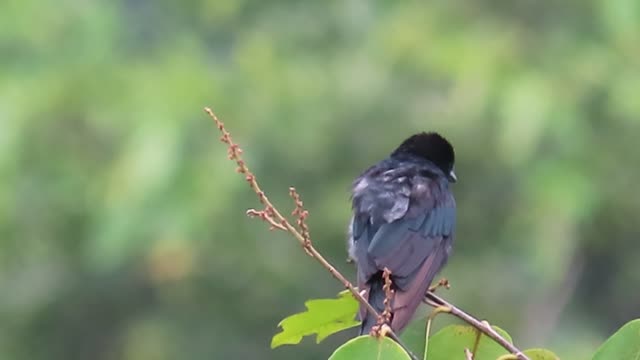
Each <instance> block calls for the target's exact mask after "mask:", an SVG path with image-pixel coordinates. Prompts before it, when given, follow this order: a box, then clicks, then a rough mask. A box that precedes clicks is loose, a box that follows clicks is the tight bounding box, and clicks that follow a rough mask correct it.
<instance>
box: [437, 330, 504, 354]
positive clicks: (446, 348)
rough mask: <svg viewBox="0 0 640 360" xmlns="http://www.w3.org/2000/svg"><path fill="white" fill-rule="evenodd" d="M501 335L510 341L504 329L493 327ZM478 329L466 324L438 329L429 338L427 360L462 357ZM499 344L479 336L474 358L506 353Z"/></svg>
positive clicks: (472, 342) (470, 346)
mask: <svg viewBox="0 0 640 360" xmlns="http://www.w3.org/2000/svg"><path fill="white" fill-rule="evenodd" d="M493 328H494V329H495V330H496V331H497V332H498V333H499V334H500V335H502V337H504V338H505V339H507V340H508V341H509V342H511V337H510V336H509V334H507V332H506V331H504V330H502V329H500V328H499V327H497V326H494V327H493ZM477 333H478V330H476V329H475V328H474V327H471V326H468V325H450V326H447V327H444V328H443V329H442V330H440V331H438V332H437V333H436V334H434V335H433V336H432V337H431V338H430V339H429V350H428V351H429V353H428V354H427V355H428V359H429V360H449V359H453V358H456V359H457V358H460V359H464V349H469V350H473V348H474V344H475V341H476V335H477ZM508 353H509V352H508V351H506V350H505V349H504V348H503V347H502V346H501V345H500V344H498V343H496V342H495V341H493V340H492V339H491V338H489V337H488V336H486V335H484V334H483V335H482V336H481V337H480V342H479V344H478V348H477V350H476V352H475V353H474V354H473V355H474V357H473V358H474V359H475V360H495V359H496V358H498V357H500V356H502V355H505V354H508Z"/></svg>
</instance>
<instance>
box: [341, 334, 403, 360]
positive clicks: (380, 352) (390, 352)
mask: <svg viewBox="0 0 640 360" xmlns="http://www.w3.org/2000/svg"><path fill="white" fill-rule="evenodd" d="M371 359H384V360H411V358H410V357H409V355H408V354H407V353H406V352H405V351H404V350H403V349H402V348H401V347H400V345H398V343H396V342H395V341H393V340H391V339H389V338H388V337H383V338H379V339H377V338H375V337H373V336H370V335H362V336H358V337H357V338H355V339H351V340H349V341H347V342H346V343H344V344H342V346H340V347H339V348H337V349H336V351H334V352H333V354H331V357H329V360H371Z"/></svg>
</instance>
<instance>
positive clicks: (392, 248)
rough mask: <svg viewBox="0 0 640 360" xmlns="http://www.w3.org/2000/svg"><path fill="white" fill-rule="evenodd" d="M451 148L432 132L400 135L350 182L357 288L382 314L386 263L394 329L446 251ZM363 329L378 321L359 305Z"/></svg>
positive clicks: (451, 204) (451, 212) (451, 211)
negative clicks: (394, 145)
mask: <svg viewBox="0 0 640 360" xmlns="http://www.w3.org/2000/svg"><path fill="white" fill-rule="evenodd" d="M453 161H454V153H453V147H451V145H450V144H449V142H447V141H446V140H445V139H444V138H443V137H441V136H440V135H438V134H435V133H421V134H417V135H414V136H412V137H410V138H409V139H407V140H405V141H404V142H403V143H402V144H401V145H400V146H399V147H398V148H397V149H396V150H395V151H394V152H393V153H392V154H391V156H390V157H389V158H387V159H385V160H383V161H381V162H380V163H378V164H376V165H374V166H372V167H371V168H369V169H368V170H366V171H365V172H364V173H363V174H362V175H360V177H358V178H357V179H356V181H355V182H354V185H353V189H352V190H353V212H354V214H353V215H354V216H353V220H352V227H351V234H352V239H351V241H352V244H351V249H352V256H353V257H354V258H355V260H356V263H357V266H358V287H359V288H360V289H363V290H367V296H368V299H369V302H370V303H371V305H372V306H373V307H374V308H376V310H377V311H379V312H381V311H382V310H383V309H384V307H383V302H382V300H384V292H383V291H382V285H383V282H382V277H381V272H382V270H384V268H388V269H389V270H391V273H392V280H393V284H394V287H395V289H396V295H395V298H394V301H393V304H392V321H391V327H392V328H393V329H394V331H401V330H402V329H403V328H404V327H405V326H406V324H407V322H408V321H409V319H410V318H411V316H412V315H413V313H414V312H415V310H416V308H417V306H418V305H419V304H420V301H421V300H422V298H423V296H424V293H425V291H426V289H427V288H428V286H429V285H430V283H431V281H432V280H433V277H435V275H436V274H437V273H438V272H439V271H440V269H441V268H442V267H443V266H444V264H445V263H446V261H447V258H448V255H449V253H450V252H451V245H452V242H453V233H454V227H455V219H456V214H455V200H454V199H453V195H452V194H451V191H450V190H449V183H450V178H449V177H448V176H447V174H448V173H449V172H450V171H451V170H452V169H453ZM360 318H361V319H362V321H363V323H362V327H361V333H367V332H369V331H370V330H371V326H373V325H375V323H376V319H373V318H372V317H371V316H370V315H369V314H367V313H366V309H364V307H361V309H360Z"/></svg>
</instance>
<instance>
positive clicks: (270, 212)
mask: <svg viewBox="0 0 640 360" xmlns="http://www.w3.org/2000/svg"><path fill="white" fill-rule="evenodd" d="M204 111H205V112H206V113H207V114H209V116H210V117H211V118H212V119H213V121H214V122H215V123H216V126H217V127H218V130H220V132H221V133H222V137H221V138H220V141H222V142H223V143H225V144H227V147H228V156H229V159H230V160H233V161H235V162H236V164H237V165H238V168H237V169H236V171H237V172H239V173H241V174H243V175H244V176H245V180H246V181H247V182H248V183H249V186H250V187H251V189H252V190H253V191H254V192H255V193H256V195H257V196H258V199H259V200H260V203H261V204H263V205H264V206H265V209H264V210H263V211H264V214H266V217H262V216H260V215H258V216H259V217H260V218H262V219H264V220H266V221H267V222H269V224H270V225H271V226H274V223H275V224H278V225H281V227H280V226H275V227H277V228H279V229H282V230H284V231H286V232H288V233H290V234H291V235H293V237H295V238H296V240H298V242H299V243H300V245H302V247H303V249H304V250H305V251H306V252H307V254H308V255H309V256H311V257H312V258H314V259H315V260H316V261H318V262H319V263H320V264H321V265H322V266H323V267H324V268H325V269H327V270H328V271H329V273H331V275H332V276H333V277H334V278H336V279H337V280H338V281H340V282H341V283H342V285H343V286H344V287H345V288H346V289H348V290H349V292H351V294H352V295H353V297H355V298H356V300H358V302H359V303H360V304H362V305H363V306H364V307H365V309H366V310H367V311H368V312H369V314H371V315H372V316H375V317H376V318H378V317H379V316H380V314H378V312H377V311H376V309H375V308H374V307H373V306H371V304H369V302H368V301H367V300H366V299H365V298H364V297H363V296H362V295H361V294H360V293H359V292H358V290H357V289H356V287H355V286H353V284H351V282H350V281H349V280H347V278H346V277H344V275H342V274H341V273H340V272H339V271H338V270H337V269H336V268H335V267H334V266H333V265H331V263H329V261H327V260H326V259H325V258H324V256H322V255H321V254H320V253H319V252H318V251H317V250H316V249H315V248H314V247H313V244H312V242H311V239H310V237H309V231H308V227H307V225H306V222H305V219H306V217H307V216H308V212H306V210H304V209H303V205H302V200H301V199H300V195H299V194H298V193H297V192H296V190H295V189H294V188H290V189H289V194H290V195H291V196H292V197H293V198H294V201H295V203H296V209H295V210H294V214H295V215H298V220H297V221H298V224H297V225H298V226H299V227H300V230H301V231H298V230H297V229H296V228H295V227H294V226H293V225H292V224H291V223H290V222H289V221H288V220H287V218H285V217H284V216H283V215H282V214H281V213H280V212H279V211H278V209H276V208H275V206H273V204H272V203H271V201H269V198H268V197H267V196H266V195H265V193H264V191H262V189H261V188H260V185H259V184H258V181H257V180H256V177H255V175H254V174H253V173H252V172H251V171H250V170H249V168H248V167H247V165H246V163H245V162H244V160H243V159H242V156H241V155H242V149H240V146H239V145H238V144H236V143H234V142H233V139H232V138H231V134H230V133H229V132H228V131H227V130H226V129H225V127H224V123H223V122H222V121H220V119H218V117H217V116H216V114H215V113H214V112H213V111H212V110H211V109H210V108H208V107H206V108H204ZM254 211H255V212H251V214H250V215H257V213H259V211H257V210H254ZM268 219H272V220H273V222H272V221H270V220H268ZM386 333H387V335H388V336H389V337H390V338H392V339H393V340H395V341H396V342H397V343H398V344H399V345H400V346H401V347H402V348H403V349H404V350H405V351H406V352H407V354H409V356H410V357H411V359H412V360H418V358H417V357H416V356H415V355H414V354H413V353H412V352H411V350H409V348H407V347H406V346H405V345H404V344H403V343H402V341H400V338H399V337H398V335H397V334H396V333H395V332H393V330H391V328H389V329H387V331H386Z"/></svg>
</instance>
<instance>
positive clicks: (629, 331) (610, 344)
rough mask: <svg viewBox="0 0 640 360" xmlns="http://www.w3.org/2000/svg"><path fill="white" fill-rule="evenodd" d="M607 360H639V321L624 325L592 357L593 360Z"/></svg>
mask: <svg viewBox="0 0 640 360" xmlns="http://www.w3.org/2000/svg"><path fill="white" fill-rule="evenodd" d="M609 359H621V360H627V359H629V360H637V359H640V319H636V320H632V321H630V322H628V323H626V324H625V325H624V326H623V327H621V328H620V330H618V331H616V333H615V334H613V335H612V336H611V337H610V338H609V339H607V341H605V342H604V344H602V346H600V348H599V349H598V351H596V354H595V355H594V356H593V360H609Z"/></svg>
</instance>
